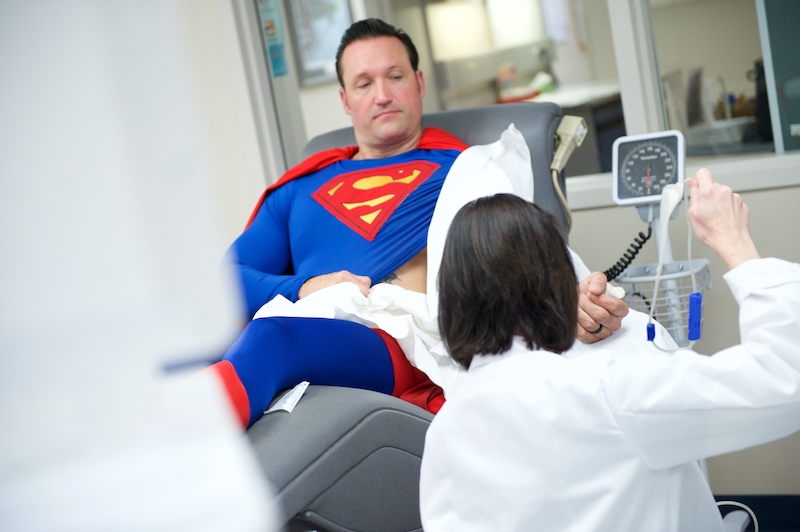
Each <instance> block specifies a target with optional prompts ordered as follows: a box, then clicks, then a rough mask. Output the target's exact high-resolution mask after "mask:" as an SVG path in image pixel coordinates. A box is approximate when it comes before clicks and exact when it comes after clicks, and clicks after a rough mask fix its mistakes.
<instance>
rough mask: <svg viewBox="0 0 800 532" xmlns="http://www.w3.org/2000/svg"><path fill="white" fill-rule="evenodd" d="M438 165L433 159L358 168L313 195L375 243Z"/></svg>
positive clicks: (342, 175) (340, 176) (345, 222)
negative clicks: (385, 224) (390, 220)
mask: <svg viewBox="0 0 800 532" xmlns="http://www.w3.org/2000/svg"><path fill="white" fill-rule="evenodd" d="M439 167H440V165H438V164H436V163H432V162H430V161H414V162H410V163H402V164H393V165H390V166H381V167H379V168H368V169H365V170H357V171H355V172H349V173H346V174H341V175H338V176H336V177H334V178H333V179H331V180H330V181H328V182H327V183H325V184H324V185H322V186H321V187H319V189H318V190H317V191H316V192H314V193H313V194H312V195H311V197H313V198H314V199H315V200H316V201H317V202H318V203H319V204H320V205H322V206H323V207H325V209H327V210H328V212H330V213H331V214H333V215H334V216H335V217H336V218H337V219H339V221H341V222H342V223H344V224H345V225H347V226H348V227H349V228H350V229H352V230H353V231H355V232H356V233H358V234H360V235H361V236H363V237H364V238H366V239H367V240H369V241H370V242H372V240H373V239H374V238H375V235H377V234H378V231H379V230H380V228H381V227H382V226H383V224H384V222H385V221H386V220H387V219H388V218H389V216H391V214H392V213H393V212H394V210H395V209H396V208H397V206H398V205H400V202H401V201H403V200H404V199H405V198H406V196H408V195H409V194H411V193H412V192H413V191H414V190H415V189H416V188H417V187H418V186H419V185H421V184H422V183H423V182H424V181H425V180H426V179H428V178H429V177H430V176H431V175H432V174H433V173H434V172H435V171H436V170H437V169H438V168H439Z"/></svg>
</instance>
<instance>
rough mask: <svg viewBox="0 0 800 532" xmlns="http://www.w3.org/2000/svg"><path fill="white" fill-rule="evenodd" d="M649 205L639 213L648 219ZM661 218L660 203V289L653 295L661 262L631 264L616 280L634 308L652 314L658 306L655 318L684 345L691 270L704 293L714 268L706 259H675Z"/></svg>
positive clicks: (657, 217)
mask: <svg viewBox="0 0 800 532" xmlns="http://www.w3.org/2000/svg"><path fill="white" fill-rule="evenodd" d="M678 210H679V209H675V212H673V213H672V214H673V215H672V216H671V218H675V216H676V215H677V212H678ZM649 213H650V207H649V206H641V207H639V216H641V217H642V219H643V220H644V221H648V218H649ZM660 222H661V220H660V213H659V208H658V206H654V207H653V231H654V232H655V239H656V246H657V249H658V254H659V257H660V258H661V259H662V262H663V264H664V266H663V267H662V269H661V280H660V283H659V292H658V293H657V294H655V296H654V295H653V290H654V288H655V280H656V269H657V268H658V264H645V265H642V266H629V267H628V268H627V269H626V270H625V271H624V272H623V273H622V275H620V276H619V277H618V278H617V280H616V281H617V282H618V283H619V284H620V285H621V286H622V287H623V288H625V292H626V295H625V298H624V299H625V302H626V303H628V306H629V307H630V308H632V309H634V310H638V311H640V312H644V313H645V314H650V310H651V308H652V307H653V306H654V305H655V312H654V313H653V319H655V320H656V321H658V322H659V323H661V325H663V326H664V328H665V329H667V331H669V333H670V336H672V338H673V340H675V342H676V343H677V344H678V345H679V346H681V347H685V346H687V345H689V340H688V338H687V333H686V331H687V324H688V319H689V295H690V294H691V293H692V291H693V290H692V279H691V276H692V272H693V271H694V275H695V279H696V281H697V291H698V292H704V291H705V290H706V289H707V288H711V271H710V270H709V263H708V260H706V259H694V260H693V261H692V264H689V262H688V261H685V260H684V261H675V260H674V259H673V257H672V247H671V245H670V242H669V241H668V240H663V239H664V236H665V235H662V234H661V223H660Z"/></svg>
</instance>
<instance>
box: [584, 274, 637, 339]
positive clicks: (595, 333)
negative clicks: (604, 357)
mask: <svg viewBox="0 0 800 532" xmlns="http://www.w3.org/2000/svg"><path fill="white" fill-rule="evenodd" d="M606 284H607V281H606V276H605V275H603V274H602V273H601V272H594V273H592V274H590V275H589V276H588V277H586V278H585V279H584V280H582V281H581V282H580V283H579V285H578V329H577V332H576V334H575V337H576V338H577V339H578V340H580V341H581V342H583V343H585V344H591V343H594V342H597V341H598V340H603V339H604V338H608V337H609V336H611V333H612V332H614V331H618V330H619V328H620V327H622V318H624V317H625V316H627V315H628V304H627V303H625V302H624V301H623V300H621V299H617V298H615V297H612V296H608V295H605V289H606Z"/></svg>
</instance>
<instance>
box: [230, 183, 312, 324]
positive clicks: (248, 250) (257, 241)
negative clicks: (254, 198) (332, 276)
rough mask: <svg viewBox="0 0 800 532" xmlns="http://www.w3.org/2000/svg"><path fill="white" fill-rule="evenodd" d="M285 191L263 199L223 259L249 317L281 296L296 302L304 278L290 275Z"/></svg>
mask: <svg viewBox="0 0 800 532" xmlns="http://www.w3.org/2000/svg"><path fill="white" fill-rule="evenodd" d="M285 194H287V192H286V187H284V188H283V189H278V190H276V191H274V192H273V193H272V194H270V195H269V196H267V198H266V199H265V200H264V203H263V205H262V206H261V208H260V209H259V211H258V214H256V216H255V218H254V219H253V221H252V223H251V224H250V226H249V227H248V228H247V229H246V230H245V231H244V233H242V235H241V236H239V238H237V239H236V241H234V243H233V245H231V247H230V249H229V250H228V253H227V259H228V260H229V261H230V262H231V263H232V264H233V265H234V267H235V269H236V270H237V272H238V273H239V279H240V281H241V283H242V290H243V292H244V297H245V300H246V305H247V312H248V316H252V315H253V314H255V313H256V311H257V310H258V309H259V308H261V306H262V305H264V304H265V303H266V302H267V301H270V300H271V299H272V298H274V297H275V296H277V295H282V296H284V297H285V298H287V299H289V300H290V301H297V299H298V292H299V290H300V287H301V286H302V285H303V283H305V282H306V281H307V280H308V276H305V277H303V276H297V275H293V274H292V259H291V246H290V242H289V226H288V205H289V202H288V201H287V198H285V197H284V196H285Z"/></svg>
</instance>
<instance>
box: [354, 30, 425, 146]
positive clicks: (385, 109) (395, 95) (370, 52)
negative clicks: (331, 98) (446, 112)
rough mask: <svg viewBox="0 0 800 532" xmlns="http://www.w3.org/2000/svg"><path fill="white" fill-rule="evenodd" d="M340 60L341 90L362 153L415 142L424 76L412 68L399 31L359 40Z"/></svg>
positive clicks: (418, 129) (418, 126) (420, 110)
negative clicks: (398, 35)
mask: <svg viewBox="0 0 800 532" xmlns="http://www.w3.org/2000/svg"><path fill="white" fill-rule="evenodd" d="M341 66H342V81H343V82H344V88H341V89H339V95H340V96H341V98H342V105H343V106H344V112H345V113H347V114H348V115H350V117H351V119H352V121H353V127H354V129H355V132H356V141H357V142H358V145H359V149H360V150H361V152H362V154H363V155H364V156H367V157H370V156H375V155H379V156H386V155H391V154H393V151H394V150H395V149H399V151H397V152H396V153H399V152H400V151H405V150H406V149H411V148H413V147H415V146H416V141H417V140H419V135H420V131H421V130H420V120H421V118H422V97H423V96H424V95H425V82H424V80H423V78H422V72H420V71H416V72H415V71H414V70H413V69H412V68H411V61H410V60H409V58H408V53H407V51H406V48H405V46H403V43H402V42H400V40H399V39H396V38H394V37H376V38H373V39H367V40H360V41H354V42H352V43H351V44H350V45H348V46H347V48H345V50H344V53H342V58H341ZM409 143H411V144H413V146H410V147H406V146H407V145H408V144H409Z"/></svg>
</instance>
